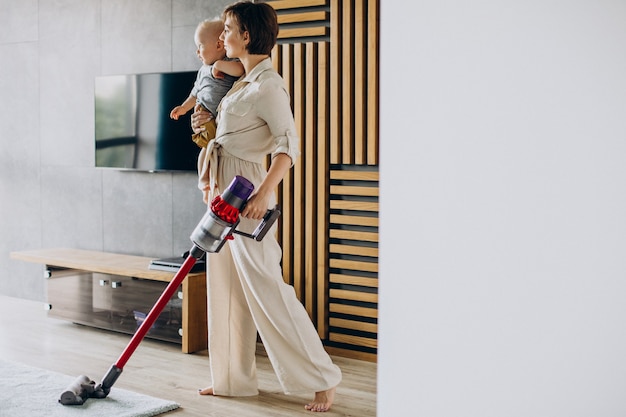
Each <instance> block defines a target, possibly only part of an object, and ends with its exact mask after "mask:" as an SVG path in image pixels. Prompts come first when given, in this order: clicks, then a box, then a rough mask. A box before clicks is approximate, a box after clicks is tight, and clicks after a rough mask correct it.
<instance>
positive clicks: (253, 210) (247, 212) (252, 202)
mask: <svg viewBox="0 0 626 417" xmlns="http://www.w3.org/2000/svg"><path fill="white" fill-rule="evenodd" d="M269 202H270V199H269V195H268V196H264V195H261V194H253V195H252V196H251V197H250V198H249V199H248V202H247V203H246V207H244V209H243V211H242V212H241V216H242V217H246V218H249V219H255V220H261V219H262V218H263V216H265V213H267V208H268V206H269Z"/></svg>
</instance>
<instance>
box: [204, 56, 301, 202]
mask: <svg viewBox="0 0 626 417" xmlns="http://www.w3.org/2000/svg"><path fill="white" fill-rule="evenodd" d="M216 121H217V133H216V135H215V139H213V140H212V141H211V142H209V145H208V146H207V147H206V148H202V150H201V151H200V155H199V156H198V188H200V189H201V190H207V189H213V188H214V184H215V178H216V177H217V174H216V173H217V148H219V147H220V146H221V147H223V148H224V149H225V150H226V151H227V152H228V153H230V154H231V155H234V156H236V157H238V158H240V159H243V160H246V161H250V162H255V163H263V162H264V161H265V158H266V156H267V155H272V158H273V157H274V156H276V155H278V154H280V153H284V154H287V155H288V156H289V157H290V158H291V162H292V165H293V164H294V163H295V161H296V158H297V157H298V156H299V155H300V150H299V142H300V138H299V137H298V134H297V132H296V127H295V123H294V119H293V113H292V111H291V105H290V99H289V93H288V92H287V89H286V88H285V83H284V81H283V79H282V78H281V76H280V75H279V74H278V73H277V72H276V71H275V70H274V67H273V66H272V61H271V59H270V58H266V59H265V60H263V61H261V62H260V63H259V64H257V66H256V67H254V69H253V70H252V71H250V73H249V74H247V75H245V76H243V78H242V79H240V80H239V81H237V82H235V84H234V85H233V87H232V89H231V90H230V91H229V92H228V93H227V94H226V96H225V97H224V98H223V99H222V102H221V104H220V107H219V108H218V115H217V120H216Z"/></svg>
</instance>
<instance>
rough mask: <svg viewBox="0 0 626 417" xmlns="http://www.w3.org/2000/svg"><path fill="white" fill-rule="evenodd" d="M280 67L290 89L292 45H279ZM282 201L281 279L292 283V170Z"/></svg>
mask: <svg viewBox="0 0 626 417" xmlns="http://www.w3.org/2000/svg"><path fill="white" fill-rule="evenodd" d="M280 50H281V52H282V53H281V56H282V64H283V65H282V69H281V74H282V77H283V79H284V80H285V84H286V85H287V88H288V89H289V90H291V86H292V85H293V74H292V70H291V67H292V65H293V59H292V46H291V45H281V48H280ZM282 189H283V193H282V197H283V199H282V201H281V202H280V204H281V207H282V211H283V213H282V216H281V217H282V225H283V227H282V239H281V240H282V243H283V265H282V266H283V279H284V281H285V282H286V283H288V284H291V283H293V261H292V260H293V253H294V249H293V242H292V240H293V239H292V230H293V228H294V220H293V214H292V213H293V197H292V196H293V170H291V171H290V172H289V174H288V175H286V176H285V178H283V187H282Z"/></svg>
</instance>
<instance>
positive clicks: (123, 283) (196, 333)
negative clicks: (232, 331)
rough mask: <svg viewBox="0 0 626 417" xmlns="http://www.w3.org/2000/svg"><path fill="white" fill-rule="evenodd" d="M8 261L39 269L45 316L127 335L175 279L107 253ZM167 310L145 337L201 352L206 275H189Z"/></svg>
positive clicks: (46, 252) (22, 256) (23, 255)
mask: <svg viewBox="0 0 626 417" xmlns="http://www.w3.org/2000/svg"><path fill="white" fill-rule="evenodd" d="M10 256H11V258H13V259H19V260H22V261H27V262H34V263H40V264H43V265H45V270H46V277H47V278H48V288H47V298H48V300H47V301H48V306H49V313H48V314H49V316H51V317H58V318H61V319H66V320H69V321H72V322H76V323H80V324H85V325H88V326H93V327H98V328H104V329H109V330H114V331H120V332H123V333H130V334H132V333H134V332H135V330H136V328H137V325H138V324H139V323H140V322H141V320H142V314H144V316H145V314H147V313H148V311H149V309H150V308H151V307H152V305H153V304H154V303H155V302H156V298H158V296H159V295H160V294H161V292H162V289H165V287H166V286H167V283H169V282H170V281H171V280H172V278H173V277H174V275H175V273H174V272H167V271H160V270H153V269H149V265H150V262H151V261H152V260H153V259H154V258H149V257H143V256H133V255H123V254H117V253H110V252H99V251H89V250H81V249H67V248H52V249H39V250H30V251H18V252H11V254H10ZM161 288H162V289H161ZM69 295H72V296H71V297H70V296H69ZM154 297H156V298H154ZM170 304H171V306H170ZM168 306H170V307H171V308H170V309H168V308H167V307H166V309H165V310H168V311H167V312H166V311H165V310H164V312H163V314H162V315H161V316H160V317H159V319H158V320H157V322H156V323H155V325H154V326H153V327H152V328H151V331H150V332H148V334H147V335H146V337H147V338H154V339H160V340H167V341H173V342H178V343H181V344H182V351H183V353H193V352H197V351H201V350H206V349H207V309H206V273H205V272H194V273H189V274H188V275H187V277H186V278H185V279H184V280H183V283H182V285H181V289H180V291H179V293H178V294H177V295H176V296H175V297H173V298H172V300H171V301H170V303H168ZM177 312H179V314H177ZM166 313H167V314H166ZM129 315H130V316H129Z"/></svg>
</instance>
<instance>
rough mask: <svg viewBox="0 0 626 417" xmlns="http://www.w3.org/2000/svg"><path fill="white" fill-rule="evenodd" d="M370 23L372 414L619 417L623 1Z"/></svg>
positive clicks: (431, 5) (429, 4)
mask: <svg viewBox="0 0 626 417" xmlns="http://www.w3.org/2000/svg"><path fill="white" fill-rule="evenodd" d="M381 8H382V10H381V40H382V44H381V83H380V86H381V120H380V128H381V133H380V135H381V141H380V144H381V152H380V154H381V166H380V171H381V198H380V200H381V207H380V215H381V219H380V230H381V236H380V242H381V245H380V298H379V301H380V304H379V330H380V332H379V351H378V352H379V355H378V377H379V378H378V410H379V413H378V414H379V415H380V416H382V417H387V416H418V417H444V416H445V417H529V416H532V417H589V416H602V417H623V416H626V400H625V397H624V393H625V392H626V355H625V352H626V300H625V296H626V162H625V161H626V2H624V1H611V0H593V1H566V0H517V1H508V0H506V1H502V0H485V1H480V2H468V1H466V0H446V1H441V0H430V1H423V0H415V1H410V2H407V1H404V0H383V1H382V2H381ZM398 65H402V67H403V68H405V69H406V71H404V72H399V71H398ZM400 74H406V76H405V77H403V79H402V80H401V81H400V82H399V80H398V77H399V75H400ZM390 103H393V105H389V104H390Z"/></svg>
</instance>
